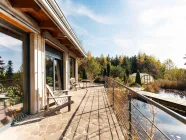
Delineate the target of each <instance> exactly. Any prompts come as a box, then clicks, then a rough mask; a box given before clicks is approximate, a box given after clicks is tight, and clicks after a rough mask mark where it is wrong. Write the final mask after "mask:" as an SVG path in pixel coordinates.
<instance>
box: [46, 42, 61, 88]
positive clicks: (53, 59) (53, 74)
mask: <svg viewBox="0 0 186 140" xmlns="http://www.w3.org/2000/svg"><path fill="white" fill-rule="evenodd" d="M49 47H50V46H48V45H46V84H48V85H49V86H50V88H51V89H52V90H53V91H57V90H61V89H63V84H62V83H63V74H62V73H63V63H62V53H61V52H60V53H59V52H58V51H57V50H54V49H53V48H49Z"/></svg>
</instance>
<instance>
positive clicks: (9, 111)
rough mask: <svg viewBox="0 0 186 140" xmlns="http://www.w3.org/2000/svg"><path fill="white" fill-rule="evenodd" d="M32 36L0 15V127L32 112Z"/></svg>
mask: <svg viewBox="0 0 186 140" xmlns="http://www.w3.org/2000/svg"><path fill="white" fill-rule="evenodd" d="M28 39H29V35H28V34H27V33H25V32H23V31H21V30H19V29H18V28H16V27H14V26H13V25H11V24H10V23H7V22H6V21H4V20H3V19H1V18H0V127H2V126H4V125H6V124H7V123H9V122H11V121H12V119H13V118H14V115H17V114H19V113H20V112H24V113H29V57H28V56H29V50H28V49H29V43H28Z"/></svg>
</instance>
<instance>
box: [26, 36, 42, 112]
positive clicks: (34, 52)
mask: <svg viewBox="0 0 186 140" xmlns="http://www.w3.org/2000/svg"><path fill="white" fill-rule="evenodd" d="M44 71H45V57H44V40H43V38H42V37H41V36H40V35H38V34H35V33H31V34H30V113H31V114H35V113H37V112H39V111H40V109H41V107H42V106H44V98H45V94H44V93H45V86H44V84H45V80H44V76H45V75H44Z"/></svg>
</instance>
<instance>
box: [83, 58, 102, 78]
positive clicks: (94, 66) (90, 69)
mask: <svg viewBox="0 0 186 140" xmlns="http://www.w3.org/2000/svg"><path fill="white" fill-rule="evenodd" d="M85 69H86V72H87V77H88V79H90V80H93V79H94V78H95V77H96V76H97V75H98V74H100V71H101V68H100V64H99V63H98V62H97V61H96V60H95V59H94V58H93V57H90V58H88V60H87V64H86V66H85Z"/></svg>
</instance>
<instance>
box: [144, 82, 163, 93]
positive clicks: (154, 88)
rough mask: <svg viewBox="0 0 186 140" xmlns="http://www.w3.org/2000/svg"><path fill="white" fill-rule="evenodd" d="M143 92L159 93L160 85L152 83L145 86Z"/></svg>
mask: <svg viewBox="0 0 186 140" xmlns="http://www.w3.org/2000/svg"><path fill="white" fill-rule="evenodd" d="M145 91H148V92H153V93H157V92H159V91H160V83H158V81H156V82H153V83H151V84H149V85H146V86H145Z"/></svg>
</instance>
